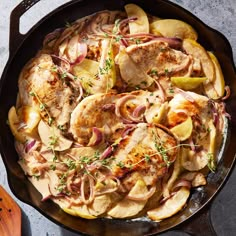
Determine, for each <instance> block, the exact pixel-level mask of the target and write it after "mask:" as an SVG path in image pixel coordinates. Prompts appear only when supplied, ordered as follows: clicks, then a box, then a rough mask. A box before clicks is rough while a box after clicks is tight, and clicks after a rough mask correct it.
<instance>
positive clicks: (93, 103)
mask: <svg viewBox="0 0 236 236" xmlns="http://www.w3.org/2000/svg"><path fill="white" fill-rule="evenodd" d="M154 103H155V104H159V106H161V102H160V99H159V93H158V92H157V93H153V92H148V91H143V90H138V91H134V92H131V93H130V94H127V93H122V94H113V93H107V94H103V93H101V94H96V95H91V96H89V97H87V98H85V99H83V101H81V102H80V103H79V104H78V106H77V107H76V108H75V109H74V111H73V112H72V114H71V120H70V131H71V133H72V134H73V136H74V138H75V139H76V140H77V141H78V142H79V143H81V144H82V145H87V144H88V143H89V140H90V138H91V136H92V128H93V127H96V128H98V129H100V131H101V132H102V133H103V134H104V136H105V140H106V141H108V142H114V141H115V140H116V139H117V138H120V137H121V134H122V132H123V130H124V129H125V128H126V127H127V125H129V124H136V123H139V122H142V121H143V119H144V114H145V116H148V119H149V120H152V118H153V117H155V116H156V115H157V113H156V112H153V111H151V105H152V104H154ZM135 109H140V110H142V111H143V113H141V114H138V115H139V117H133V113H135ZM149 110H150V112H149ZM136 111H137V110H136ZM144 112H145V113H144ZM137 113H139V112H137Z"/></svg>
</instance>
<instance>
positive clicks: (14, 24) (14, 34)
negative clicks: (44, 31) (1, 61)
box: [9, 0, 40, 56]
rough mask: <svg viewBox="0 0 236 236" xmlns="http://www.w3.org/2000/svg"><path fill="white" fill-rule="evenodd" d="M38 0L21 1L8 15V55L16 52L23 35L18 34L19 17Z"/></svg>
mask: <svg viewBox="0 0 236 236" xmlns="http://www.w3.org/2000/svg"><path fill="white" fill-rule="evenodd" d="M39 1H40V0H23V1H22V2H21V3H19V4H18V5H17V6H16V7H15V8H14V9H13V11H12V12H11V15H10V39H9V53H10V56H11V55H12V54H14V53H15V52H16V50H17V49H18V47H19V46H20V44H21V42H22V41H23V40H24V38H25V35H24V34H21V33H20V30H19V29H20V17H21V16H22V15H23V14H24V13H25V12H26V11H28V10H29V9H30V8H31V7H32V6H34V5H35V4H36V3H37V2H39Z"/></svg>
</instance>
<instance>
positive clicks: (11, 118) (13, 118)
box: [8, 106, 26, 143]
mask: <svg viewBox="0 0 236 236" xmlns="http://www.w3.org/2000/svg"><path fill="white" fill-rule="evenodd" d="M8 122H9V126H10V129H11V132H12V134H13V135H14V137H15V138H16V140H18V141H19V142H21V143H24V142H26V135H25V133H24V132H22V130H20V129H19V125H20V119H19V117H18V115H17V113H16V108H15V107H14V106H12V107H11V108H10V110H9V112H8Z"/></svg>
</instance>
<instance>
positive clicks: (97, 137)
mask: <svg viewBox="0 0 236 236" xmlns="http://www.w3.org/2000/svg"><path fill="white" fill-rule="evenodd" d="M92 132H93V134H92V137H91V138H90V140H89V143H88V146H90V147H91V146H96V145H98V144H99V143H101V141H102V140H103V134H102V132H101V130H100V129H98V128H97V127H93V128H92Z"/></svg>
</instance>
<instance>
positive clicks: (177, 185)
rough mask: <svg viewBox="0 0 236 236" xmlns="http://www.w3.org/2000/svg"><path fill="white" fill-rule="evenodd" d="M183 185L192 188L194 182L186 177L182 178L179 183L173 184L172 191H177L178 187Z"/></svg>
mask: <svg viewBox="0 0 236 236" xmlns="http://www.w3.org/2000/svg"><path fill="white" fill-rule="evenodd" d="M181 187H186V188H189V189H190V188H191V187H192V184H191V182H190V181H188V180H185V179H180V180H179V181H177V183H176V184H175V185H174V186H173V188H172V191H176V190H177V189H179V188H181Z"/></svg>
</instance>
